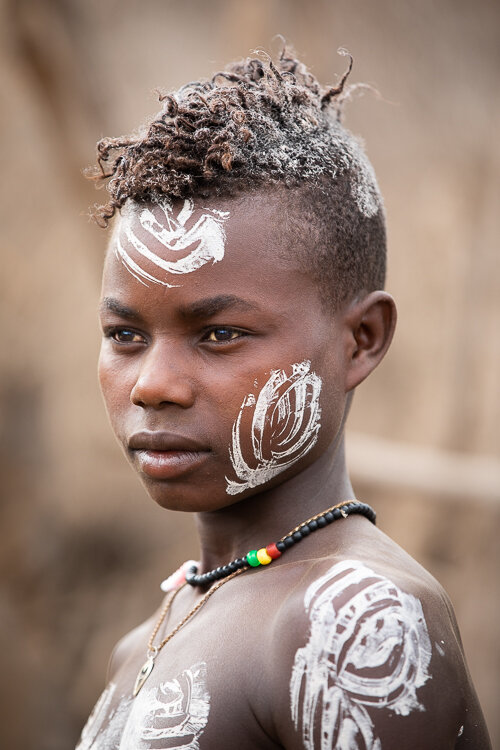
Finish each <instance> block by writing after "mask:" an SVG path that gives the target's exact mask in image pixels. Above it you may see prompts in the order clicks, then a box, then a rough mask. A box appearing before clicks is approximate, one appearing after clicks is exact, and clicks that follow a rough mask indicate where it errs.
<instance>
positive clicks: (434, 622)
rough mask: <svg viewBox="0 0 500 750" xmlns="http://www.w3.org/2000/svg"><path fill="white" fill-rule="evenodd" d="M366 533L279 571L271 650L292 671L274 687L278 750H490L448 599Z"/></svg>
mask: <svg viewBox="0 0 500 750" xmlns="http://www.w3.org/2000/svg"><path fill="white" fill-rule="evenodd" d="M365 528H366V527H363V533H362V534H361V535H360V538H358V539H357V540H356V541H355V542H353V543H350V544H349V545H344V546H341V549H340V551H337V552H336V553H335V554H327V555H324V556H322V557H320V558H316V559H314V560H308V561H302V562H300V563H299V562H297V563H296V564H295V565H291V566H290V570H289V571H287V578H288V579H289V584H291V585H290V588H289V595H287V596H285V597H284V598H283V600H282V605H281V607H280V610H279V614H278V616H277V618H276V622H275V627H274V629H273V637H272V646H271V647H272V650H273V655H274V658H277V660H278V662H279V663H282V664H287V665H288V667H287V669H284V670H283V673H282V675H280V676H277V675H276V681H279V680H281V684H280V685H279V686H278V685H276V690H280V691H281V692H282V694H284V690H285V688H286V689H287V690H288V695H289V705H288V706H286V707H285V706H284V705H283V704H282V705H279V704H276V705H277V710H278V714H279V715H278V716H277V717H275V723H276V725H277V726H278V727H279V730H278V731H279V733H280V739H281V741H282V743H283V745H284V747H287V748H294V747H306V748H310V749H312V748H315V747H321V748H330V747H331V748H335V747H346V748H351V747H352V748H354V747H356V748H357V747H366V748H372V750H377V749H379V748H381V747H383V748H384V750H391V748H398V750H413V748H414V749H415V750H417V749H419V748H422V747H426V748H428V749H429V750H433V749H434V748H435V750H438V748H439V750H442V748H460V747H462V746H463V747H469V748H477V749H478V750H479V748H484V749H485V750H487V748H488V747H490V745H489V741H488V738H487V733H486V729H485V727H484V720H483V718H482V714H481V710H480V707H479V704H478V702H477V697H476V695H475V692H474V688H473V686H472V683H471V680H470V677H469V674H468V670H467V666H466V663H465V658H464V654H463V650H462V645H461V642H460V636H459V632H458V628H457V626H456V621H455V618H454V614H453V609H452V606H451V603H450V601H449V598H448V596H447V595H446V593H445V591H444V589H443V588H442V587H441V586H440V584H439V583H438V582H437V581H436V580H435V579H434V578H433V577H432V576H431V575H430V574H429V573H428V572H427V571H426V570H424V569H423V568H422V567H421V566H420V565H419V564H418V563H417V562H416V561H415V560H413V559H412V558H411V557H410V556H409V555H407V554H406V553H405V552H404V551H403V550H402V549H401V548H400V547H398V545H396V544H395V543H394V542H392V541H391V540H390V539H388V538H387V537H385V535H383V534H381V533H380V532H378V531H376V530H375V532H374V533H373V532H371V531H367V532H366V533H367V535H368V538H369V539H370V540H371V543H370V544H366V542H367V539H366V538H363V537H364V535H365V530H364V529H365ZM284 634H286V635H284ZM285 683H286V684H285ZM461 743H464V744H463V745H462V744H461Z"/></svg>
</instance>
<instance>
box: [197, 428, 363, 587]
mask: <svg viewBox="0 0 500 750" xmlns="http://www.w3.org/2000/svg"><path fill="white" fill-rule="evenodd" d="M353 497H354V494H353V489H352V486H351V483H350V480H349V477H348V474H347V469H346V465H345V452H344V439H343V438H342V439H341V441H340V442H339V444H338V445H336V446H332V450H331V451H326V452H325V453H324V454H323V455H322V456H321V457H320V458H319V459H318V460H317V461H315V462H314V463H313V464H311V465H310V466H309V467H307V468H306V469H304V470H303V471H302V472H300V474H298V475H297V476H295V477H292V478H291V479H289V480H287V481H285V482H283V483H281V484H279V485H278V486H277V487H274V488H272V489H268V490H264V491H263V492H260V493H259V494H257V495H253V496H251V497H249V498H247V499H243V500H240V501H237V502H236V503H234V504H233V505H230V506H228V507H226V508H222V509H221V510H217V511H211V512H206V513H198V514H197V516H196V523H197V528H198V534H199V538H200V545H201V566H200V572H205V571H207V570H211V569H212V568H215V567H217V566H219V565H224V564H226V563H228V562H229V561H230V560H233V559H234V558H236V557H241V556H243V555H245V554H246V553H247V552H248V550H250V549H255V548H259V547H263V546H265V545H266V544H269V543H271V542H276V541H277V540H278V539H280V538H281V537H282V536H283V535H284V534H286V533H287V532H288V531H290V529H292V528H294V527H295V526H297V525H298V524H299V523H301V522H303V521H305V520H306V519H308V518H310V517H311V516H313V515H315V514H317V513H321V511H323V510H325V509H326V508H327V507H329V506H332V505H335V504H336V503H339V502H342V501H343V500H350V499H352V498H353Z"/></svg>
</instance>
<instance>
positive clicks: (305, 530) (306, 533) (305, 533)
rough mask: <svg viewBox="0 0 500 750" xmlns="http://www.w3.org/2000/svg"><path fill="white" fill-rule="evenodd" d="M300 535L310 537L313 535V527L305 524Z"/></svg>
mask: <svg viewBox="0 0 500 750" xmlns="http://www.w3.org/2000/svg"><path fill="white" fill-rule="evenodd" d="M300 533H301V534H302V536H309V534H310V533H311V527H310V526H309V524H307V523H305V524H303V526H301V527H300Z"/></svg>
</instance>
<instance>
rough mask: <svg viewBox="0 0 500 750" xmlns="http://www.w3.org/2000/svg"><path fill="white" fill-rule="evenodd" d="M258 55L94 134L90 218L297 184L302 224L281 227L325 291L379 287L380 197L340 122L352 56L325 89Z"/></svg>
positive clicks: (292, 66)
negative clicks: (142, 118) (132, 207)
mask: <svg viewBox="0 0 500 750" xmlns="http://www.w3.org/2000/svg"><path fill="white" fill-rule="evenodd" d="M341 52H342V53H343V54H348V53H346V52H345V51H343V50H341ZM262 57H263V58H264V59H260V58H249V59H246V60H244V61H240V62H235V63H232V64H231V65H229V66H228V67H227V69H226V70H225V71H223V72H219V73H216V74H215V75H214V76H213V77H212V79H211V80H209V81H195V82H191V83H188V84H186V85H184V86H182V87H181V88H180V89H179V90H178V91H177V92H172V93H168V94H160V96H159V100H160V102H161V104H162V109H161V111H160V112H159V113H158V114H157V115H156V116H155V117H154V118H153V120H152V121H151V122H150V123H149V124H147V125H146V126H145V127H143V128H142V130H140V131H139V132H138V133H137V134H134V135H132V136H129V137H121V138H103V139H102V140H100V141H99V143H98V144H97V163H98V168H97V169H96V170H95V171H94V173H93V174H92V175H91V177H92V178H93V179H95V180H96V181H98V182H103V181H107V189H108V191H109V194H110V199H109V201H108V202H107V203H106V204H104V205H102V206H99V207H97V208H96V209H95V211H94V218H95V219H96V221H97V223H98V224H100V225H101V226H103V227H106V226H107V225H108V223H109V220H110V219H111V218H112V217H113V216H114V215H115V213H116V212H117V211H119V210H120V209H121V208H122V206H123V205H124V204H125V202H126V201H127V200H129V199H132V200H133V201H136V202H149V201H153V202H154V201H158V200H161V199H162V197H163V198H170V199H174V200H175V199H179V198H186V197H193V198H194V197H200V198H207V197H226V196H230V195H235V194H236V193H237V192H251V191H252V190H255V189H263V188H265V189H271V190H272V189H280V188H298V191H297V190H291V191H289V193H288V197H289V198H290V199H291V200H292V201H293V200H294V199H295V200H296V199H297V194H298V192H300V195H301V197H300V201H301V203H300V205H301V206H302V207H304V211H303V212H302V220H301V222H300V226H297V227H292V226H290V224H291V223H293V221H294V220H293V218H290V217H291V216H292V214H294V213H295V212H290V213H289V214H288V221H287V229H292V231H294V234H295V236H296V237H299V244H302V246H303V252H302V253H301V255H302V256H303V260H304V263H305V267H306V269H307V270H308V271H309V272H312V273H313V275H314V276H315V277H317V279H318V280H319V281H320V284H321V288H322V291H323V292H324V296H325V297H326V298H327V299H328V300H329V301H333V303H334V304H338V303H339V302H340V301H343V300H344V299H346V298H347V297H348V296H349V295H353V294H355V293H358V292H359V291H361V290H366V291H368V290H371V289H376V288H381V287H382V286H383V284H384V279H385V222H384V214H383V205H382V199H381V196H380V193H379V191H378V187H377V183H376V179H375V175H374V173H373V169H372V167H371V165H370V163H369V162H368V161H367V159H366V157H365V155H364V152H363V150H362V148H361V146H360V144H359V142H358V141H357V140H356V139H355V138H354V137H353V136H352V135H351V134H350V133H349V132H348V131H347V130H346V129H345V128H344V127H343V125H342V122H341V116H342V109H343V102H344V100H345V99H346V97H347V96H348V95H349V93H350V92H351V91H352V89H353V88H354V87H348V88H347V89H346V86H345V83H346V80H347V77H348V75H349V73H350V71H351V68H352V57H351V56H350V55H348V57H349V65H348V68H347V71H346V72H345V74H344V75H343V77H342V78H341V80H340V82H339V84H338V85H337V86H333V87H329V88H323V87H322V86H321V85H320V84H319V82H318V81H317V79H316V78H315V77H314V76H313V75H312V74H311V73H310V72H309V71H308V70H307V68H306V67H305V66H304V65H303V64H302V63H301V62H299V61H298V60H297V59H295V58H294V57H293V56H292V55H291V54H290V53H288V52H287V50H286V48H285V49H283V51H282V53H281V55H280V57H279V59H278V60H277V61H276V62H274V61H273V60H272V59H271V58H270V57H269V56H268V55H267V54H265V53H262ZM282 197H283V198H284V195H283V196H282ZM284 202H285V203H286V200H284ZM304 214H305V215H304Z"/></svg>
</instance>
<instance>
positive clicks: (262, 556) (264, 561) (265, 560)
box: [257, 547, 273, 565]
mask: <svg viewBox="0 0 500 750" xmlns="http://www.w3.org/2000/svg"><path fill="white" fill-rule="evenodd" d="M257 560H258V561H259V562H260V564H261V565H269V563H270V562H272V561H273V558H272V557H271V556H270V555H269V554H268V553H267V550H266V548H265V547H261V549H259V550H257Z"/></svg>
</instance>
